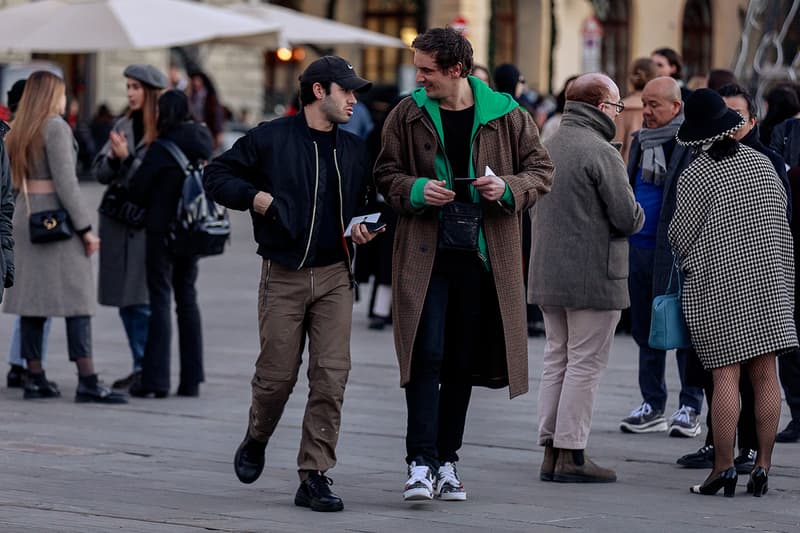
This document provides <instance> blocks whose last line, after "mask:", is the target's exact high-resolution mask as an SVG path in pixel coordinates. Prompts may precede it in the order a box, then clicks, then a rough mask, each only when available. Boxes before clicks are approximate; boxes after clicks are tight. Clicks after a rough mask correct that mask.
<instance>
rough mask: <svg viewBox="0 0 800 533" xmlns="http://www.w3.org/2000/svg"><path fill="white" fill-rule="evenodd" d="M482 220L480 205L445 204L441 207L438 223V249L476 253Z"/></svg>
mask: <svg viewBox="0 0 800 533" xmlns="http://www.w3.org/2000/svg"><path fill="white" fill-rule="evenodd" d="M482 220H483V212H482V211H481V206H480V204H475V203H468V202H450V203H449V204H445V205H444V206H442V218H441V220H440V221H439V248H443V249H446V250H461V251H464V252H477V251H478V235H479V234H480V231H481V222H482Z"/></svg>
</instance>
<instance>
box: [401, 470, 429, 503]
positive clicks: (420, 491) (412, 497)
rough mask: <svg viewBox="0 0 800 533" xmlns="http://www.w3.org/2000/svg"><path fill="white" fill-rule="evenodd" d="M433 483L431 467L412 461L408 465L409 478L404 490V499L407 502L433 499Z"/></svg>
mask: <svg viewBox="0 0 800 533" xmlns="http://www.w3.org/2000/svg"><path fill="white" fill-rule="evenodd" d="M433 483H434V479H433V472H432V471H431V468H430V467H429V466H427V465H417V463H416V462H415V461H412V462H411V464H410V465H408V480H407V481H406V486H405V489H404V490H403V499H404V500H405V501H407V502H417V501H427V500H432V499H433Z"/></svg>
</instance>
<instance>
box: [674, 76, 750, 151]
mask: <svg viewBox="0 0 800 533" xmlns="http://www.w3.org/2000/svg"><path fill="white" fill-rule="evenodd" d="M684 116H685V120H684V121H683V124H681V127H680V129H679V130H678V135H677V139H678V142H679V143H680V144H682V145H684V146H698V145H702V144H708V143H712V142H714V141H717V140H719V139H722V138H723V137H726V136H730V134H731V133H733V132H734V131H736V130H738V129H739V128H741V127H742V126H744V124H745V122H746V121H745V119H744V117H743V116H742V115H740V114H739V113H737V112H736V111H734V110H733V109H729V108H728V106H726V105H725V101H724V100H723V99H722V97H721V96H720V95H719V94H717V92H716V91H712V90H711V89H697V90H696V91H694V92H693V93H692V94H691V95H690V96H689V98H687V100H686V105H685V106H684Z"/></svg>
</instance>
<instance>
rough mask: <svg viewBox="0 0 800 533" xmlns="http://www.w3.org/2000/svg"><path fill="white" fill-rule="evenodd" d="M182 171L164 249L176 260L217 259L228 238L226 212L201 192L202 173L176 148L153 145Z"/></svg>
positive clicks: (169, 144) (166, 144)
mask: <svg viewBox="0 0 800 533" xmlns="http://www.w3.org/2000/svg"><path fill="white" fill-rule="evenodd" d="M156 142H157V143H158V144H160V145H161V146H162V147H164V149H165V150H167V152H169V154H170V155H171V156H172V158H173V159H175V162H176V163H178V165H179V166H180V167H181V169H183V173H184V174H185V177H184V180H183V192H182V193H181V198H180V200H178V209H177V211H176V213H175V218H174V219H173V221H172V223H170V226H169V231H168V232H167V247H168V248H169V250H170V252H172V253H173V254H174V255H176V256H179V257H187V256H201V257H202V256H207V255H219V254H221V253H222V252H223V251H224V249H225V242H227V240H228V238H229V237H230V234H231V222H230V219H229V218H228V210H227V209H225V208H224V207H222V206H221V205H217V204H216V203H215V202H214V201H213V200H211V198H209V197H208V196H207V195H206V191H205V189H203V179H202V177H203V176H202V174H203V169H202V167H201V166H200V165H199V164H192V163H190V162H189V160H188V159H187V158H186V155H184V153H183V151H181V149H180V148H178V145H177V144H175V143H174V142H172V141H169V140H167V139H158V140H157V141H156Z"/></svg>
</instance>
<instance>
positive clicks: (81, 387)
mask: <svg viewBox="0 0 800 533" xmlns="http://www.w3.org/2000/svg"><path fill="white" fill-rule="evenodd" d="M75 401H76V402H77V403H90V402H91V403H128V397H127V396H125V395H124V394H120V393H118V392H113V391H112V390H111V389H109V388H108V387H106V386H105V385H103V383H101V382H100V380H99V379H97V374H91V375H89V376H78V388H77V389H76V390H75Z"/></svg>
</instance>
